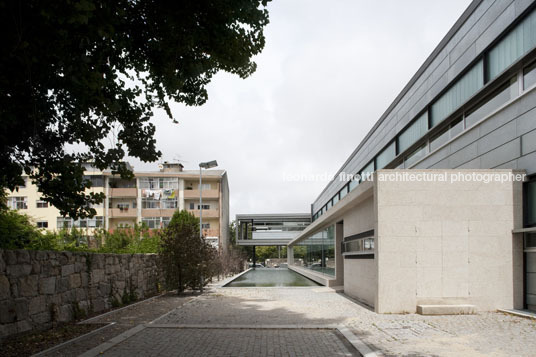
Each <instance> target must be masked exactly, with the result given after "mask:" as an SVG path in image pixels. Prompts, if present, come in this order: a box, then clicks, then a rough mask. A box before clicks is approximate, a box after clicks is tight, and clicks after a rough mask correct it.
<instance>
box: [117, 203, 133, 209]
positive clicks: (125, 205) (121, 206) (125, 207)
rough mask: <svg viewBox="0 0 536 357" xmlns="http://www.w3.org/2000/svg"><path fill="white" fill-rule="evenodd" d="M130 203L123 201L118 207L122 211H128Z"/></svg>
mask: <svg viewBox="0 0 536 357" xmlns="http://www.w3.org/2000/svg"><path fill="white" fill-rule="evenodd" d="M129 207H130V205H129V204H128V203H126V202H121V203H118V204H117V208H119V210H120V211H128V208H129Z"/></svg>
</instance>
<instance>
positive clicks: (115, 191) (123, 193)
mask: <svg viewBox="0 0 536 357" xmlns="http://www.w3.org/2000/svg"><path fill="white" fill-rule="evenodd" d="M137 194H138V189H137V188H135V187H134V188H110V190H109V195H110V197H136V196H137Z"/></svg>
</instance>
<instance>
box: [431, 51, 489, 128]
mask: <svg viewBox="0 0 536 357" xmlns="http://www.w3.org/2000/svg"><path fill="white" fill-rule="evenodd" d="M483 71H484V66H483V62H482V61H479V62H478V63H476V64H475V65H474V66H473V68H471V70H469V72H467V73H466V74H465V75H464V76H463V77H462V78H460V79H459V80H458V81H456V83H455V84H454V85H453V86H452V87H450V89H449V90H447V91H446V92H445V93H444V94H443V95H442V96H441V97H440V98H439V99H438V100H437V101H436V102H435V103H434V104H432V106H431V108H430V115H431V121H430V124H431V125H430V126H431V127H432V128H433V127H435V126H436V125H437V124H439V123H441V122H442V121H443V120H445V119H446V118H447V117H448V116H449V115H450V114H452V112H454V110H456V109H457V108H459V107H460V106H461V105H462V104H463V103H464V102H466V101H467V99H469V98H470V97H471V96H472V95H473V94H475V93H476V92H477V91H478V90H479V89H480V88H482V87H483V86H484V72H483Z"/></svg>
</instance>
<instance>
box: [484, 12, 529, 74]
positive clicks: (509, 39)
mask: <svg viewBox="0 0 536 357" xmlns="http://www.w3.org/2000/svg"><path fill="white" fill-rule="evenodd" d="M535 45H536V11H533V12H532V13H531V14H530V15H529V16H527V17H526V18H525V19H524V20H523V21H521V22H520V23H519V24H518V25H516V27H514V28H513V29H512V30H511V31H510V32H509V33H508V34H507V35H506V36H505V37H504V38H503V39H502V40H501V41H500V42H499V43H497V44H496V45H495V46H494V47H493V48H492V49H491V50H490V51H489V53H488V54H487V56H486V60H487V73H486V78H487V80H492V79H493V78H495V77H497V76H498V75H499V74H500V73H501V72H502V71H504V70H505V69H506V68H508V67H509V66H510V65H511V64H512V63H514V62H515V61H516V60H517V59H518V58H520V57H521V56H522V55H524V54H525V53H527V52H529V51H530V50H531V49H532V48H534V46H535Z"/></svg>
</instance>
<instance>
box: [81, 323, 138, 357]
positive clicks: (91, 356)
mask: <svg viewBox="0 0 536 357" xmlns="http://www.w3.org/2000/svg"><path fill="white" fill-rule="evenodd" d="M144 329H145V324H141V325H137V326H135V327H133V328H131V329H130V330H127V331H125V332H123V333H122V334H120V335H118V336H115V337H114V338H112V339H110V340H108V341H106V342H104V343H102V344H100V345H98V346H97V347H94V348H92V349H90V350H89V351H86V352H84V353H82V354H81V355H80V356H79V357H95V356H99V355H101V354H102V353H104V352H106V351H107V350H109V349H110V348H112V347H114V346H116V345H118V344H120V343H121V342H123V341H125V340H126V339H128V338H130V337H132V336H134V335H135V334H137V333H138V332H140V331H142V330H144Z"/></svg>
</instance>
